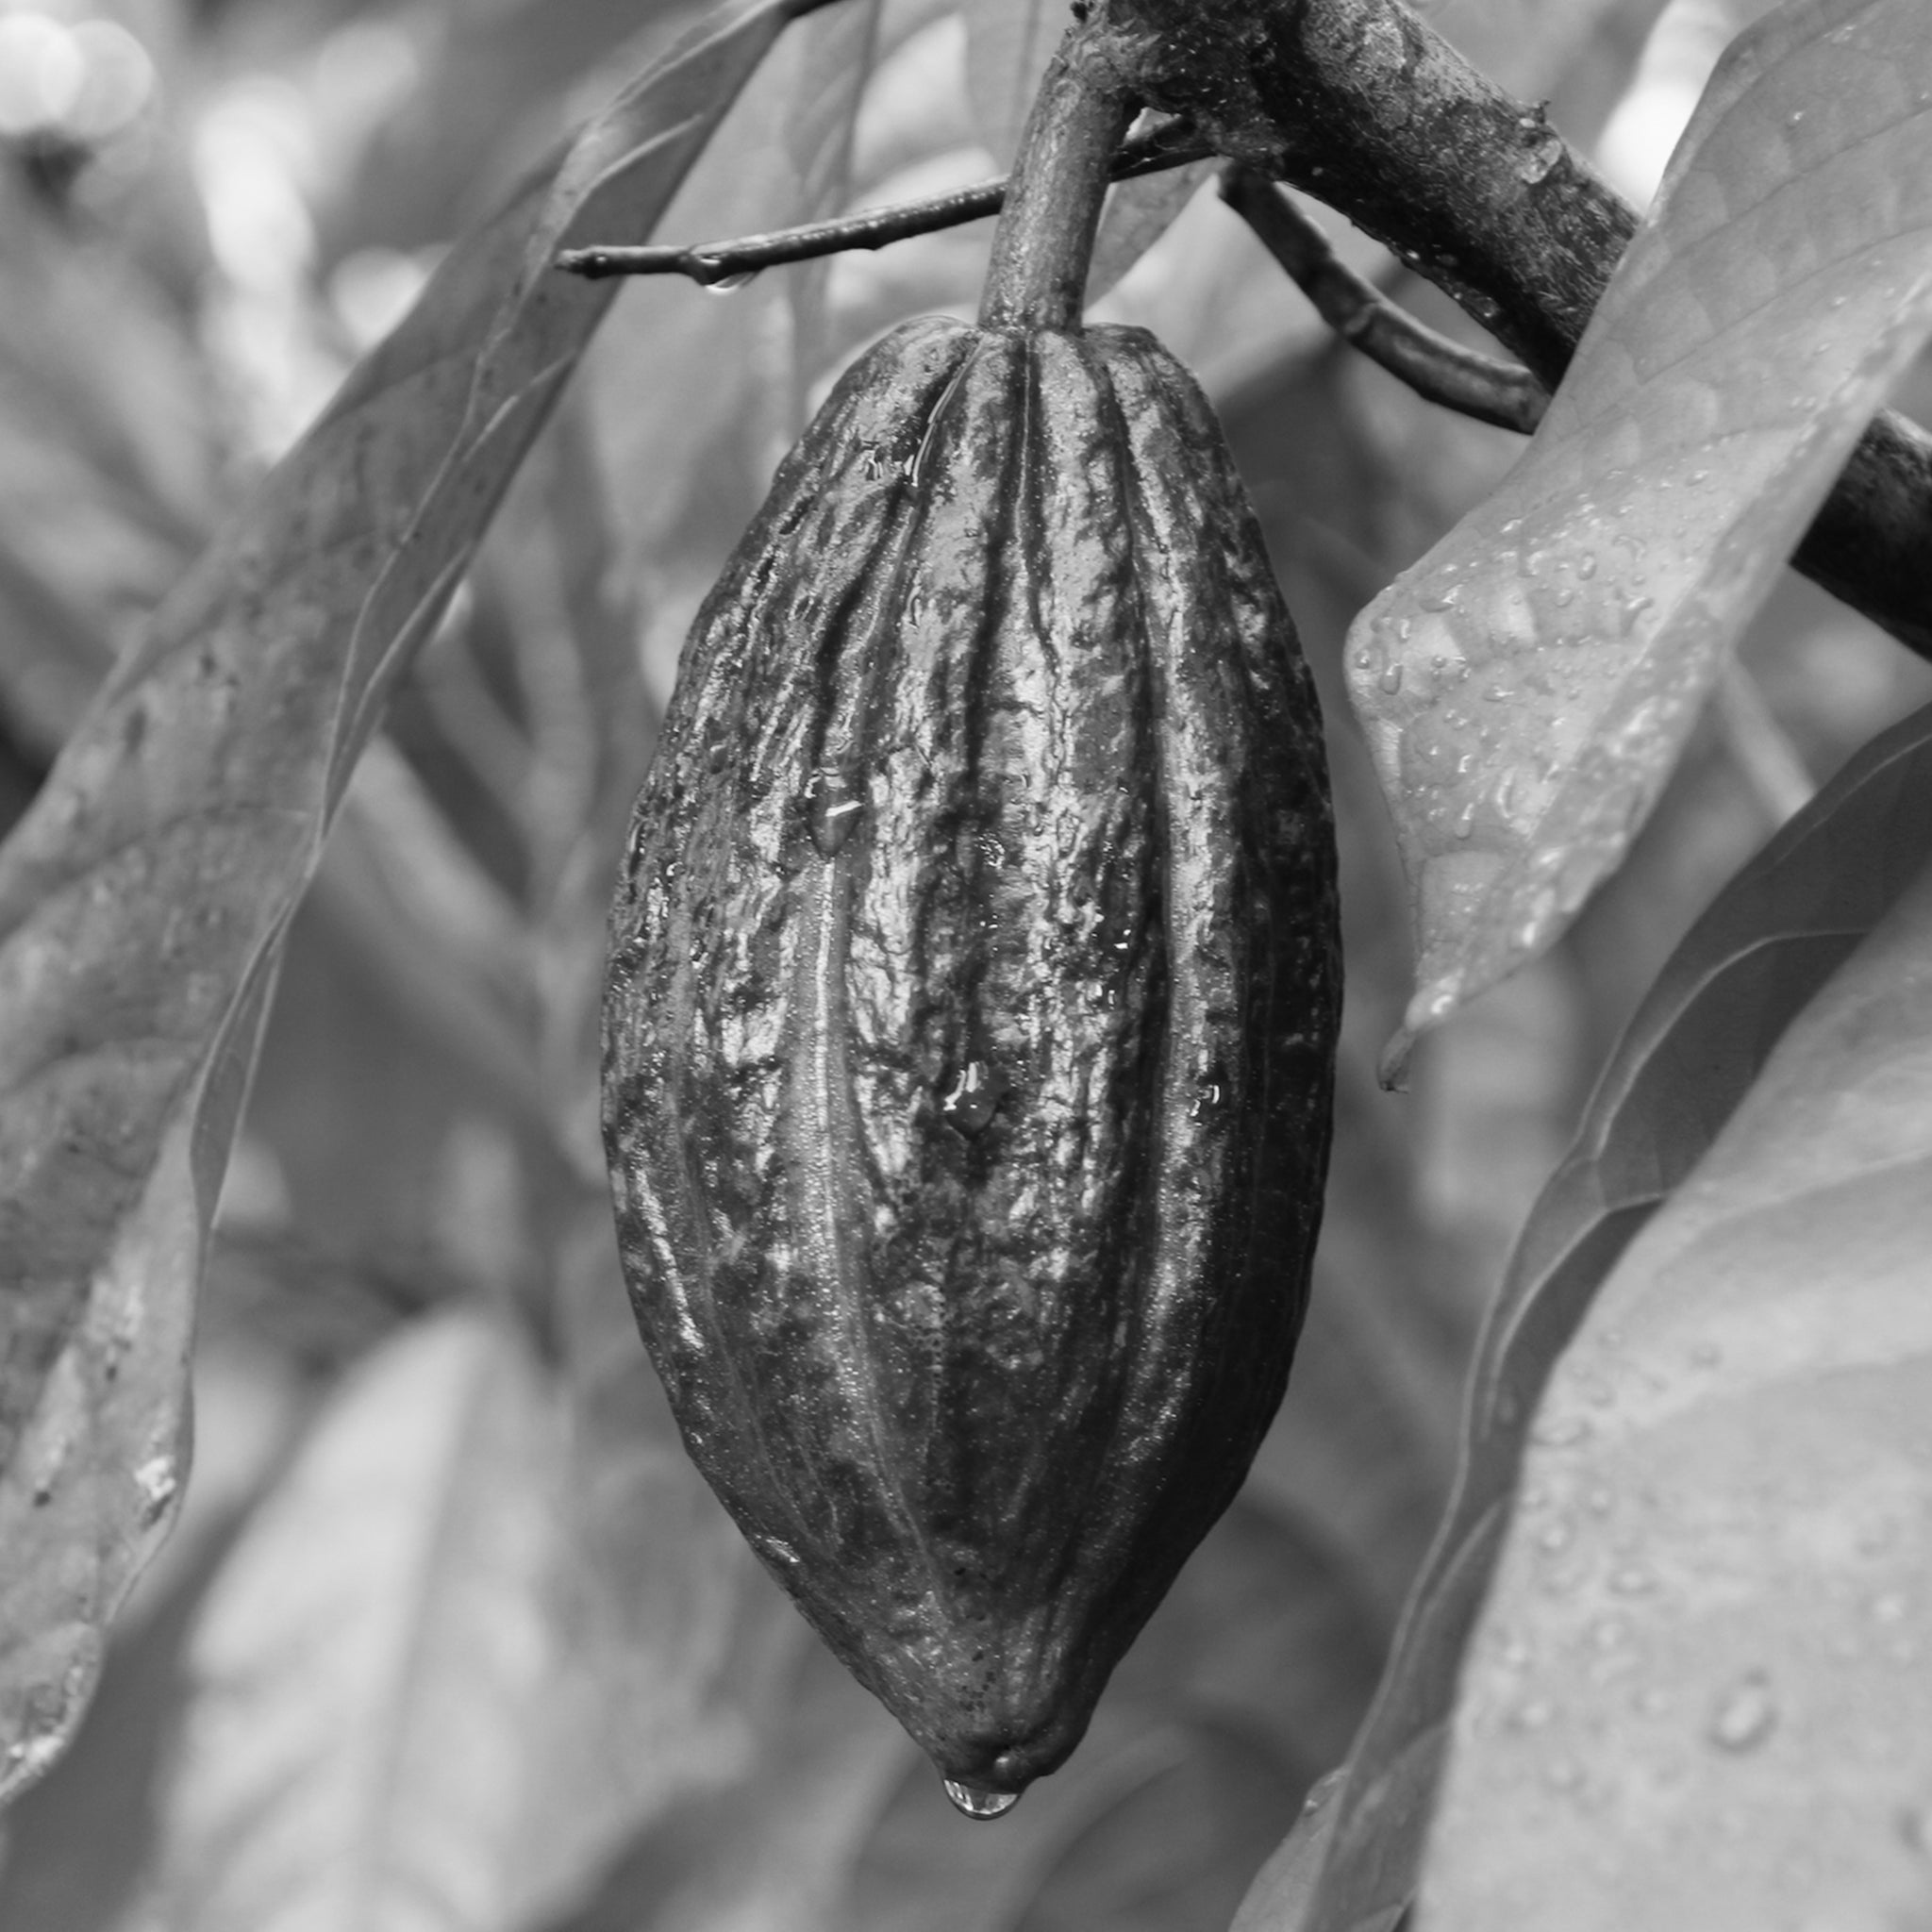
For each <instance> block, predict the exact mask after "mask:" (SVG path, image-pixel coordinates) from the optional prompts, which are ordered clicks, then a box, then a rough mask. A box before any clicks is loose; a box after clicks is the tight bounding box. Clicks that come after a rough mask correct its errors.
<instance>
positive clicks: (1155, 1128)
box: [605, 319, 1340, 1815]
mask: <svg viewBox="0 0 1932 1932" xmlns="http://www.w3.org/2000/svg"><path fill="white" fill-rule="evenodd" d="M611 955H612V957H611V964H610V978H609V987H608V1000H607V1004H606V1009H605V1134H606V1141H607V1146H608V1154H609V1159H610V1168H611V1174H612V1177H613V1186H614V1190H615V1194H616V1199H617V1208H618V1224H619V1234H620V1242H621V1246H622V1250H623V1257H624V1263H625V1273H626V1276H627V1278H628V1281H629V1284H630V1288H631V1292H632V1296H633V1299H634V1301H635V1305H636V1309H637V1314H638V1319H639V1323H640V1324H641V1327H642V1330H643V1333H644V1337H645V1340H646V1341H647V1343H648V1344H649V1347H650V1350H651V1353H652V1355H653V1357H654V1358H655V1360H656V1362H657V1365H658V1371H659V1373H660V1374H661V1375H662V1377H663V1380H664V1383H665V1386H666V1388H667V1390H668V1391H669V1393H670V1397H671V1402H672V1405H673V1407H674V1408H675V1412H676V1415H677V1418H678V1421H679V1423H680V1424H681V1426H682V1428H683V1431H684V1435H685V1440H686V1441H687V1443H688V1445H689V1447H690V1450H691V1455H692V1457H694V1458H695V1460H696V1461H697V1463H698V1466H699V1467H700V1468H701V1469H702V1470H703V1471H704V1473H705V1474H706V1475H707V1476H708V1478H709V1480H710V1482H711V1484H712V1486H713V1487H714V1488H715V1489H716V1491H718V1493H719V1495H720V1496H721V1497H722V1498H723V1499H724V1503H725V1505H726V1507H728V1508H729V1509H730V1511H731V1513H732V1514H733V1516H735V1517H736V1519H737V1520H738V1523H739V1524H740V1526H741V1528H742V1529H743V1531H744V1533H745V1535H746V1537H747V1538H748V1539H749V1540H750V1541H751V1543H752V1545H753V1547H754V1548H755V1549H756V1550H757V1552H758V1555H759V1556H760V1557H762V1558H763V1559H764V1561H765V1563H766V1564H767V1565H768V1566H769V1567H770V1569H771V1570H772V1571H773V1572H774V1574H775V1575H776V1576H777V1577H778V1579H779V1581H780V1582H781V1583H782V1584H783V1585H784V1586H785V1588H786V1589H787V1590H788V1591H791V1594H792V1595H793V1596H794V1597H795V1598H796V1600H797V1602H798V1604H799V1607H801V1608H802V1609H803V1611H804V1613H805V1615H806V1616H807V1617H808V1619H809V1620H810V1622H811V1623H812V1624H814V1625H815V1626H816V1627H817V1628H818V1630H819V1631H820V1633H821V1634H822V1635H823V1636H824V1639H825V1641H827V1642H828V1643H829V1644H830V1645H831V1646H832V1648H833V1649H834V1650H835V1651H836V1652H837V1653H838V1654H839V1656H840V1657H841V1658H843V1659H844V1661H845V1662H846V1663H847V1664H848V1665H849V1666H850V1667H851V1669H852V1670H853V1671H854V1672H855V1673H856V1674H857V1675H858V1677H859V1678H860V1679H861V1681H863V1682H864V1683H865V1684H866V1685H867V1686H868V1687H869V1688H870V1689H871V1690H873V1691H874V1692H876V1693H877V1695H878V1696H879V1697H880V1698H882V1699H883V1700H884V1701H885V1703H886V1704H887V1705H888V1706H889V1707H891V1710H892V1711H893V1712H894V1714H895V1715H896V1716H897V1717H898V1718H899V1719H900V1721H901V1722H902V1723H903V1724H905V1726H906V1728H907V1729H908V1731H909V1732H910V1733H911V1734H912V1735H913V1737H914V1738H915V1739H916V1740H918V1741H919V1742H920V1743H921V1744H922V1745H923V1746H924V1748H925V1750H926V1751H927V1752H928V1753H929V1754H930V1755H931V1757H933V1759H934V1760H935V1761H936V1763H937V1764H938V1765H939V1767H940V1769H941V1773H942V1774H943V1775H944V1776H945V1777H946V1778H947V1780H948V1781H949V1784H950V1785H951V1786H953V1787H954V1788H955V1790H954V1795H955V1797H956V1800H958V1802H960V1803H962V1804H963V1805H965V1806H967V1807H968V1808H974V1809H977V1810H979V1811H981V1812H982V1813H983V1814H987V1815H990V1814H991V1813H992V1812H994V1811H996V1810H998V1809H1002V1808H1004V1806H1005V1804H1006V1803H1009V1802H1010V1796H1011V1794H1013V1793H1016V1792H1018V1791H1019V1790H1021V1788H1022V1787H1024V1785H1025V1784H1026V1783H1027V1782H1028V1781H1029V1780H1030V1779H1032V1778H1034V1777H1036V1776H1038V1775H1040V1774H1042V1773H1044V1772H1047V1771H1050V1770H1052V1769H1053V1768H1054V1767H1055V1766H1056V1765H1058V1763H1059V1762H1060V1761H1061V1760H1062V1759H1063V1758H1064V1757H1065V1756H1066V1755H1067V1753H1068V1752H1069V1751H1070V1750H1071V1749H1072V1748H1073V1746H1074V1743H1075V1742H1076V1741H1077V1740H1078V1739H1079V1737H1080V1734H1081V1733H1082V1732H1083V1731H1084V1730H1085V1728H1086V1725H1087V1722H1088V1719H1089V1717H1090V1715H1091V1711H1092V1708H1093V1705H1094V1702H1095V1700H1096V1699H1097V1697H1098V1696H1099V1694H1100V1691H1101V1688H1102V1686H1103V1685H1104V1684H1105V1682H1106V1680H1107V1677H1108V1674H1109V1672H1110V1671H1111V1670H1112V1668H1113V1666H1114V1664H1115V1663H1116V1662H1117V1661H1118V1660H1119V1658H1120V1657H1121V1655H1122V1654H1123V1652H1124V1650H1125V1649H1126V1647H1127V1645H1128V1644H1129V1643H1130V1642H1131V1641H1132V1640H1133V1638H1134V1636H1135V1635H1136V1633H1137V1632H1138V1631H1139V1629H1140V1627H1141V1624H1143V1623H1144V1622H1145V1621H1146V1619H1147V1617H1148V1615H1149V1613H1150V1612H1151V1611H1152V1610H1153V1608H1154V1607H1155V1606H1156V1604H1157V1603H1158V1601H1159V1599H1160V1597H1161V1595H1162V1594H1163V1593H1164V1591H1166V1590H1167V1588H1168V1586H1169V1584H1170V1583H1171V1582H1172V1581H1173V1579H1174V1574H1175V1573H1176V1572H1177V1571H1178V1570H1179V1568H1180V1566H1181V1564H1182V1563H1183V1561H1184V1560H1185V1559H1186V1557H1188V1555H1189V1553H1190V1552H1191V1550H1192V1549H1193V1547H1194V1545H1195V1544H1196V1543H1197V1542H1198V1541H1200V1539H1201V1538H1202V1536H1203V1535H1204V1534H1205V1533H1206V1532H1207V1530H1208V1527H1209V1525H1210V1524H1212V1523H1213V1522H1214V1520H1215V1518H1216V1517H1217V1516H1218V1515H1219V1514H1220V1513H1221V1511H1222V1510H1223V1509H1224V1507H1225V1506H1226V1505H1227V1503H1228V1502H1229V1500H1230V1499H1231V1498H1232V1497H1233V1495H1234V1492H1235V1491H1236V1489H1237V1487H1238V1486H1239V1485H1240V1483H1241V1478H1242V1476H1243V1474H1245V1472H1246V1470H1247V1467H1248V1464H1249V1462H1250V1460H1251V1458H1252V1457H1253V1455H1254V1452H1255V1450H1256V1447H1257V1444H1258V1442H1259V1441H1260V1439H1261V1436H1262V1434H1263V1432H1264V1430H1265V1429H1266V1428H1267V1426H1268V1424H1269V1421H1270V1419H1271V1418H1272V1417H1273V1415H1274V1410H1275V1407H1276V1406H1277V1404H1278V1403H1279V1401H1280V1398H1281V1394H1282V1391H1283V1388H1284V1385H1285V1382H1286V1379H1287V1375H1288V1368H1289V1360H1290V1357H1291V1353H1292V1350H1293V1346H1294V1340H1295V1335H1296V1332H1297V1330H1298V1328H1299V1326H1300V1323H1301V1318H1302V1313H1303V1309H1304V1306H1305V1302H1306V1296H1307V1280H1308V1267H1309V1259H1310V1254H1311V1250H1312V1248H1313V1245H1314V1241H1315V1231H1316V1225H1317V1222H1318V1219H1319V1214H1320V1208H1321V1199H1322V1188H1323V1178H1324V1168H1325V1164H1326V1158H1327V1145H1328V1132H1329V1100H1330V1081H1331V1074H1332V1064H1333V1055H1334V1041H1335V1029H1336V1024H1337V1017H1338V1008H1339V1004H1340V978H1339V967H1338V960H1337V936H1336V910H1335V891H1334V860H1333V852H1332V831H1331V825H1330V817H1329V807H1328V795H1327V783H1326V775H1325V770H1324V759H1323V750H1322V741H1321V730H1320V721H1319V718H1318V715H1317V709H1316V702H1315V696H1314V692H1313V689H1312V687H1311V685H1310V682H1309V679H1308V676H1307V669H1306V667H1305V665H1304V664H1303V661H1302V659H1301V657H1300V654H1299V650H1298V647H1297V644H1296V641H1295V636H1294V631H1293V627H1292V625H1291V622H1290V619H1289V616H1288V612H1287V610H1286V608H1284V606H1283V604H1282V602H1281V598H1280V594H1279V592H1278V591H1277V590H1276V588H1275V586H1274V579H1273V577H1272V575H1271V574H1270V571H1269V567H1268V564H1267V561H1266V558H1265V557H1264V555H1263V551H1262V545H1261V540H1260V537H1259V533H1258V531H1257V528H1256V526H1255V522H1254V518H1253V514H1252V512H1251V511H1250V509H1249V507H1248V504H1247V501H1246V497H1245V495H1244V493H1243V491H1242V490H1241V484H1240V481H1239V479H1238V478H1237V476H1236V475H1235V473H1234V470H1233V467H1232V464H1231V461H1230V459H1229V458H1228V456H1227V453H1226V450H1225V447H1224V444H1223V441H1222V439H1221V436H1220V432H1219V430H1218V427H1217V425H1215V423H1214V421H1213V418H1212V416H1211V414H1210V412H1209V410H1208V405H1207V403H1206V401H1205V400H1204V398H1203V397H1202V396H1201V394H1200V391H1198V389H1197V388H1196V387H1195V385H1194V383H1193V381H1192V380H1191V377H1190V376H1189V375H1187V374H1186V372H1185V371H1184V370H1182V369H1181V367H1180V366H1179V365H1178V364H1177V363H1176V362H1175V361H1174V359H1173V358H1171V357H1169V356H1168V355H1167V354H1166V352H1165V351H1164V350H1162V349H1161V348H1160V347H1159V345H1158V343H1157V342H1156V341H1154V340H1153V339H1152V338H1151V337H1150V336H1148V335H1146V334H1144V333H1143V332H1141V331H1140V330H1133V329H1093V330H1091V331H1089V332H1086V333H1076V332H1059V331H1034V330H1025V329H1004V328H985V327H975V326H971V325H966V324H963V323H958V322H954V321H949V320H944V319H928V320H924V321H920V322H915V323H910V324H908V325H905V326H903V327H901V328H900V329H898V330H897V331H895V332H894V333H893V334H892V335H891V336H890V337H888V338H887V339H886V340H884V341H882V342H880V343H879V344H878V345H877V346H876V347H874V349H873V350H872V351H871V352H870V353H869V354H868V355H866V356H865V357H864V358H861V359H860V360H859V362H858V364H857V365H856V366H855V367H854V368H853V369H852V370H851V371H850V373H849V374H847V375H846V376H845V377H844V379H843V380H842V381H841V383H840V384H839V385H838V387H837V389H836V390H835V391H834V392H833V394H832V395H831V397H830V399H829V400H828V401H827V403H826V404H825V407H824V409H823V410H822V412H821V413H820V415H819V417H818V419H817V421H816V422H815V423H814V424H813V425H812V426H811V428H810V429H809V430H808V433H807V435H806V437H805V439H804V441H802V442H801V443H800V444H799V446H798V448H797V449H796V450H795V451H794V452H793V453H792V454H791V457H790V458H789V459H788V460H787V461H786V462H785V464H784V466H783V467H782V469H781V470H780V472H779V474H778V476H777V480H776V483H775V485H774V489H773V491H772V494H771V497H770V500H769V501H768V502H767V503H766V505H765V507H764V508H763V510H762V512H761V513H760V515H759V517H758V521H757V523H756V524H755V525H754V526H753V528H752V529H751V531H750V533H749V534H748V535H747V536H746V538H745V540H744V541H743V542H742V544H741V546H740V548H739V550H738V552H737V554H736V555H735V556H734V557H733V558H732V560H731V562H730V564H729V565H728V567H727V568H726V570H725V572H724V577H723V579H722V580H721V582H720V583H719V584H718V586H717V588H716V589H715V591H713V592H712V593H711V596H710V598H709V600H708V602H707V604H706V605H705V607H704V608H703V610H702V611H701V613H700V615H699V617H698V620H697V623H696V626H695V628H694V629H693V631H692V633H691V640H690V642H689V643H688V645H687V647H686V654H685V658H684V660H683V663H682V665H681V667H680V671H679V677H678V687H677V691H676V695H675V700H674V702H673V704H672V707H671V711H670V716H669V718H668V720H667V723H666V725H665V730H664V734H663V738H662V741H661V743H660V745H659V748H658V755H657V759H656V763H655V765H654V768H653V770H652V772H651V774H650V776H649V779H648V781H647V783H646V784H645V786H644V789H643V791H642V793H641V797H640V799H639V801H638V806H637V810H636V815H635V818H634V820H633V824H632V830H631V836H630V844H629V849H628V855H627V862H626V865H625V874H624V878H623V882H622V885H621V887H620V889H619V891H618V894H617V900H616V904H615V908H614V910H613V915H612V933H611Z"/></svg>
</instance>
